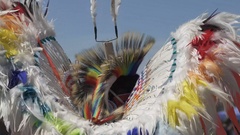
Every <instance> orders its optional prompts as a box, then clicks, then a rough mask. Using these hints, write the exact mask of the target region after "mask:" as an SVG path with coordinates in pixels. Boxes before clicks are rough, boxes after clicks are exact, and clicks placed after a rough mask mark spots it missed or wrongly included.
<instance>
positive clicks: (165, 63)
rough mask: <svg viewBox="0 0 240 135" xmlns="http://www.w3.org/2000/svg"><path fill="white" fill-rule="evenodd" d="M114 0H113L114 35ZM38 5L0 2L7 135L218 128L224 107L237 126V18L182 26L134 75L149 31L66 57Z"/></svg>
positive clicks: (209, 18) (166, 133)
mask: <svg viewBox="0 0 240 135" xmlns="http://www.w3.org/2000/svg"><path fill="white" fill-rule="evenodd" d="M95 2H96V1H95V0H91V13H92V17H93V20H94V26H95V32H96V20H95V17H96V14H95V7H96V5H95V4H96V3H95ZM119 4H120V1H119V0H116V1H115V0H112V5H111V6H112V15H113V20H114V24H115V30H116V36H117V37H118V34H117V28H116V16H117V10H118V7H119ZM41 5H42V4H41V1H37V0H30V1H28V0H25V1H12V0H0V107H1V109H0V118H1V121H2V122H3V123H4V125H5V129H6V130H7V133H8V134H12V135H18V134H21V135H32V134H33V135H50V134H53V135H115V134H117V135H122V134H123V135H124V134H127V135H152V134H154V135H202V134H205V135H212V134H216V135H222V134H223V135H224V134H227V132H226V130H225V129H224V127H223V124H222V121H221V119H220V118H222V117H220V116H222V114H224V116H226V117H228V118H229V121H230V123H232V126H233V128H232V132H234V133H235V134H239V133H240V125H239V123H238V118H237V116H236V112H238V111H237V110H238V109H240V91H239V87H240V76H239V75H240V40H239V35H238V33H237V31H238V25H239V21H238V20H239V18H240V16H239V15H235V14H230V13H225V12H223V13H215V12H214V13H213V14H211V15H208V14H203V15H201V16H199V17H197V18H196V19H193V20H191V21H189V22H187V23H185V24H183V25H182V26H180V27H179V28H178V29H177V30H176V32H173V33H172V34H171V38H170V40H169V41H167V43H166V44H165V45H164V46H163V47H162V48H161V49H160V50H159V51H158V52H157V53H156V54H155V55H154V56H153V58H151V59H150V61H149V62H148V63H147V64H146V66H145V67H144V69H143V70H142V72H141V73H140V74H138V73H137V70H138V67H139V65H140V64H141V62H142V61H143V59H144V56H145V55H146V54H147V52H148V51H149V50H150V49H151V47H152V46H153V45H154V43H155V40H154V38H153V37H151V36H148V35H145V34H140V33H134V32H129V33H126V34H124V35H123V36H122V37H120V38H117V39H116V40H114V41H113V42H112V44H111V42H107V43H105V44H98V45H97V46H96V47H93V48H90V49H88V50H84V51H82V52H80V53H79V54H77V55H76V62H75V63H73V64H72V63H71V62H70V60H69V59H68V57H67V56H66V54H65V53H64V51H63V49H62V48H61V46H60V45H59V44H58V42H57V39H56V38H55V33H54V29H53V25H52V23H51V22H48V21H47V20H46V18H45V16H46V14H47V9H48V5H49V3H47V4H46V8H44V7H42V6H41ZM95 38H96V37H95ZM107 44H108V45H107ZM109 44H110V45H109ZM106 47H107V48H106ZM109 47H110V49H109ZM109 50H110V51H109ZM220 106H221V107H220ZM219 108H220V109H219ZM219 111H221V115H219V114H220V113H218V112H219ZM2 131H3V130H1V131H0V133H1V132H2Z"/></svg>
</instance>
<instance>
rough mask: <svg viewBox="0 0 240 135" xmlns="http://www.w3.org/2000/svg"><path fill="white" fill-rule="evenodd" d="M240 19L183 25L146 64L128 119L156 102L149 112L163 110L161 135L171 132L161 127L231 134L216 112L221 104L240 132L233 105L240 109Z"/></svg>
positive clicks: (225, 16) (187, 133)
mask: <svg viewBox="0 0 240 135" xmlns="http://www.w3.org/2000/svg"><path fill="white" fill-rule="evenodd" d="M239 18H240V16H238V15H233V14H229V13H218V14H212V15H211V16H210V17H207V16H206V14H204V15H203V16H201V17H199V18H197V19H195V20H192V21H190V22H188V23H186V24H184V25H182V26H181V27H180V28H179V29H178V30H177V31H176V32H175V33H173V34H172V39H171V41H169V42H168V43H167V44H166V45H165V46H164V47H163V48H162V49H161V50H160V51H159V52H158V53H157V54H156V55H155V56H154V57H153V58H152V59H151V60H150V62H149V63H148V65H147V66H146V69H145V71H144V72H143V75H142V76H140V80H139V81H138V83H139V86H138V87H136V88H135V90H134V91H133V94H132V97H131V98H129V101H128V103H127V105H126V111H129V115H126V117H129V116H131V114H135V113H137V112H136V108H140V106H144V105H145V106H149V105H150V104H151V105H152V106H154V107H149V110H154V109H156V110H158V112H159V116H158V117H155V119H159V121H161V123H158V122H156V123H155V124H160V125H159V126H157V127H156V128H157V129H158V130H157V131H158V134H162V133H166V132H167V131H166V130H167V129H165V130H164V129H163V128H162V127H161V126H163V127H166V124H167V125H168V124H169V125H170V126H169V127H168V129H171V130H174V131H175V134H180V133H181V134H184V135H192V134H199V135H200V134H207V135H208V134H226V132H225V130H224V129H223V126H222V124H221V121H220V118H219V117H218V112H217V110H216V107H217V105H218V104H219V102H220V103H222V104H223V106H224V109H225V111H226V113H227V114H228V116H229V118H230V120H231V121H232V123H233V124H234V131H235V133H236V134H238V133H239V129H240V126H239V123H238V121H237V117H236V114H235V112H234V109H233V107H234V105H235V106H237V107H238V109H240V108H239V102H240V101H239V94H240V91H239V74H240V72H239V71H240V70H239V67H240V65H239V64H240V61H239V60H240V59H239V54H240V49H239V47H240V46H239V36H237V30H238V27H236V25H237V24H239V22H238V19H239ZM159 59H160V61H159V62H158V61H157V60H159ZM146 87H147V88H146ZM144 88H145V89H144ZM147 91H148V94H146V93H147ZM148 98H150V99H151V100H150V99H149V100H148ZM143 101H144V102H143ZM151 101H152V102H151ZM136 104H137V105H136ZM138 111H141V110H138ZM127 114H128V113H127ZM132 117H133V116H132ZM142 117H143V116H142ZM153 119H154V118H153ZM157 121H158V120H157ZM162 121H164V122H162ZM200 127H202V128H200ZM151 131H153V132H154V130H151ZM153 132H152V133H153Z"/></svg>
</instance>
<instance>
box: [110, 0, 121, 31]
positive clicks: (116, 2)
mask: <svg viewBox="0 0 240 135" xmlns="http://www.w3.org/2000/svg"><path fill="white" fill-rule="evenodd" d="M120 5H121V0H112V1H111V14H112V19H113V22H114V24H115V26H116V20H117V15H118V10H119V7H120Z"/></svg>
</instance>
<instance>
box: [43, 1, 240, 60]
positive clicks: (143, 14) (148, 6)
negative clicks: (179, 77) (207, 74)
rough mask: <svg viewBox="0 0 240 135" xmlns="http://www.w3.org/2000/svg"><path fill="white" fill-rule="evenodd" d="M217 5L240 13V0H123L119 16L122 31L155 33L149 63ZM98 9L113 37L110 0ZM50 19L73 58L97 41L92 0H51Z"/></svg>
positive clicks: (103, 32)
mask: <svg viewBox="0 0 240 135" xmlns="http://www.w3.org/2000/svg"><path fill="white" fill-rule="evenodd" d="M215 9H218V11H220V12H223V11H225V12H231V13H235V14H240V0H231V1H230V0H198V1H197V0H181V1H180V0H122V4H121V6H120V9H119V16H118V18H117V23H118V29H119V35H120V36H121V35H122V34H123V33H125V32H129V31H135V32H140V33H146V34H148V35H151V36H153V37H155V39H156V44H155V46H154V47H153V49H152V50H151V51H150V52H149V54H148V55H147V56H146V58H145V62H144V63H146V61H148V59H149V58H150V57H152V56H153V55H154V54H155V53H156V51H157V50H159V49H160V48H161V46H162V45H163V44H164V43H165V41H166V40H167V38H168V37H169V35H170V33H171V32H172V31H175V30H176V29H177V28H178V27H179V26H180V25H181V24H183V23H185V22H187V21H189V20H191V19H193V18H196V17H197V16H199V15H201V14H202V13H204V12H208V13H212V12H213V11H214V10H215ZM97 13H98V15H97V25H98V32H99V34H98V35H99V38H100V39H111V38H113V37H114V36H115V35H114V29H113V22H112V19H111V14H110V0H97ZM48 19H53V20H54V25H55V31H56V38H57V40H58V42H59V43H60V44H61V45H62V47H63V49H64V51H65V52H66V54H67V55H68V56H69V58H70V59H71V60H72V61H73V60H74V59H75V54H77V53H79V52H81V51H83V50H84V49H87V48H89V47H92V46H95V45H96V42H95V40H94V33H93V23H92V18H91V15H90V2H89V0H51V1H50V9H49V14H48Z"/></svg>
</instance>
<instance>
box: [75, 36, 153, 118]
mask: <svg viewBox="0 0 240 135" xmlns="http://www.w3.org/2000/svg"><path fill="white" fill-rule="evenodd" d="M153 44H154V39H153V38H152V37H149V36H144V35H141V34H135V33H127V34H125V35H124V36H123V37H122V38H121V39H120V40H118V41H116V42H115V44H114V45H113V46H114V50H113V51H114V52H113V55H109V56H106V54H105V48H104V45H99V46H97V47H95V48H92V49H90V50H85V51H84V52H82V53H80V54H78V55H77V56H76V58H77V63H76V64H75V66H74V73H73V78H74V80H75V84H74V86H73V90H72V94H71V97H72V100H73V102H74V104H75V105H76V106H77V107H78V108H79V109H80V110H84V111H83V116H84V117H85V118H87V119H98V118H99V117H100V116H99V115H100V113H101V112H103V111H104V110H103V108H102V107H103V102H104V101H103V99H105V98H106V99H108V92H109V90H110V87H111V86H112V84H113V83H114V82H115V81H116V79H117V78H118V77H120V76H131V75H135V74H136V72H137V69H138V67H139V65H140V64H141V62H142V60H143V58H144V56H145V55H146V53H147V52H148V51H149V49H150V48H151V47H152V45H153ZM105 103H107V101H106V102H105ZM106 106H108V105H106ZM101 117H103V116H101Z"/></svg>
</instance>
